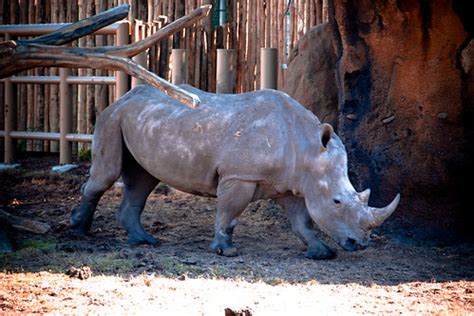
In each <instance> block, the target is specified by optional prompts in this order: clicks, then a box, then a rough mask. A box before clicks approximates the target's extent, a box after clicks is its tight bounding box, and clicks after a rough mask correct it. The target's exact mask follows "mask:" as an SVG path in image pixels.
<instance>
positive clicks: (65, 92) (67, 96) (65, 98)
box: [59, 68, 72, 164]
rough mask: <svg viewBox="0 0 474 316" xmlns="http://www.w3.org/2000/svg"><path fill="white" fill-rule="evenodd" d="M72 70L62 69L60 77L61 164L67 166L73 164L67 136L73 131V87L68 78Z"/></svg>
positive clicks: (70, 145) (70, 146)
mask: <svg viewBox="0 0 474 316" xmlns="http://www.w3.org/2000/svg"><path fill="white" fill-rule="evenodd" d="M70 74H71V69H69V68H60V69H59V75H60V78H61V83H60V84H59V93H60V97H59V133H60V139H59V163H60V164H67V163H71V162H72V144H71V143H70V142H69V141H68V140H67V139H66V135H67V134H68V133H71V130H72V94H71V86H70V84H69V83H68V81H67V79H68V76H69V75H70Z"/></svg>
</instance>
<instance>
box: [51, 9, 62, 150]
mask: <svg viewBox="0 0 474 316" xmlns="http://www.w3.org/2000/svg"><path fill="white" fill-rule="evenodd" d="M60 8H61V6H60V1H59V0H52V1H51V22H52V23H59V22H60V20H59V16H60V13H59V11H60ZM49 72H50V75H51V76H57V75H58V74H59V71H58V69H57V68H51V69H50V71H49ZM58 93H59V90H58V86H57V85H51V87H50V110H49V122H50V131H51V132H59V96H58ZM58 151H59V143H58V142H57V141H51V152H58Z"/></svg>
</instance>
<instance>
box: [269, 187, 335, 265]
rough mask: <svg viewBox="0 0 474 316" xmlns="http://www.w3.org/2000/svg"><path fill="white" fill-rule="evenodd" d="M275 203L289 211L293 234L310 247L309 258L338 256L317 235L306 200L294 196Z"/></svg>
mask: <svg viewBox="0 0 474 316" xmlns="http://www.w3.org/2000/svg"><path fill="white" fill-rule="evenodd" d="M275 202H276V203H278V204H279V205H280V206H281V207H283V208H284V209H285V210H286V211H287V213H288V217H289V219H290V222H291V228H292V230H293V232H294V233H295V234H296V235H297V236H298V237H299V238H300V239H301V240H302V241H303V243H305V244H306V245H307V246H308V249H307V251H306V257H307V258H309V259H318V260H321V259H331V258H334V257H335V256H336V252H335V251H334V250H333V249H331V248H330V247H329V246H327V245H326V244H324V243H323V242H322V241H321V240H320V239H319V238H318V236H317V235H316V231H315V230H314V227H313V221H312V219H311V217H310V216H309V214H308V210H307V209H306V204H305V202H304V199H302V198H297V197H293V196H292V197H284V198H280V199H276V200H275Z"/></svg>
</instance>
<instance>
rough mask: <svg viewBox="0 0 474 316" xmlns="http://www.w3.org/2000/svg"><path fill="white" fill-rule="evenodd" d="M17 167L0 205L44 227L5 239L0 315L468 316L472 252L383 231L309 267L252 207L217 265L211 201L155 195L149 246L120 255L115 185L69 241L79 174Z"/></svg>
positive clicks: (1, 184) (34, 164)
mask: <svg viewBox="0 0 474 316" xmlns="http://www.w3.org/2000/svg"><path fill="white" fill-rule="evenodd" d="M29 157H30V158H27V159H26V158H25V159H20V161H19V162H20V163H21V164H22V165H21V167H20V168H19V169H16V170H10V171H5V170H3V171H0V207H2V209H4V210H6V211H8V212H10V213H12V214H14V215H17V216H23V217H26V218H32V219H35V220H38V221H43V222H46V223H49V224H50V225H51V226H52V229H51V231H50V232H48V233H47V234H44V235H36V234H32V233H27V232H24V231H16V230H13V229H12V230H11V231H9V234H10V237H11V239H12V241H13V242H14V246H15V248H16V251H15V252H14V253H11V254H0V312H1V313H2V314H25V313H46V314H132V313H133V314H137V313H153V314H156V313H159V312H165V313H168V314H170V313H188V314H205V315H224V314H227V315H230V314H232V313H235V314H239V313H240V314H241V315H249V314H252V315H260V314H288V313H292V314H303V315H304V314H310V313H311V314H314V313H323V314H329V313H330V314H333V313H340V312H342V313H351V314H387V313H397V314H399V313H409V314H415V313H416V314H420V313H421V314H432V313H435V314H455V315H456V314H459V315H465V314H474V294H473V293H474V260H473V259H474V245H473V244H472V243H463V244H455V245H442V244H434V243H431V242H429V241H426V240H419V239H417V238H416V236H409V235H407V234H405V235H400V234H399V231H400V229H397V227H396V225H395V224H390V222H389V223H388V224H387V225H384V226H383V227H382V229H380V230H378V231H376V232H375V233H374V234H373V236H372V241H371V244H370V246H369V247H368V248H367V249H365V250H362V251H357V252H345V251H343V250H342V249H340V248H339V249H338V256H337V257H336V258H335V259H333V260H327V261H313V260H309V259H306V258H305V257H304V250H305V248H304V245H303V244H302V243H301V242H300V241H299V239H298V238H297V237H296V236H295V235H294V234H293V233H292V232H291V229H290V225H289V222H288V220H287V218H286V217H285V214H284V212H282V211H281V210H280V209H279V207H277V206H276V205H274V204H273V203H272V202H270V201H258V202H256V203H252V204H251V205H249V207H248V208H247V209H246V211H245V212H244V213H243V215H242V216H241V218H240V224H239V225H238V226H237V227H236V230H235V233H234V241H235V243H236V245H237V246H238V247H239V251H240V255H239V256H237V257H232V258H227V257H220V256H218V255H216V254H214V253H212V252H211V251H210V250H209V249H208V246H209V243H210V242H211V239H212V233H213V221H214V209H215V204H216V203H215V200H214V199H212V198H203V197H196V196H193V195H189V194H185V193H182V192H179V191H176V190H174V189H172V188H169V187H167V186H165V185H159V186H158V187H157V188H156V189H155V190H154V192H153V193H152V194H151V195H150V197H149V199H148V202H147V205H146V208H145V210H144V212H143V214H142V223H143V225H144V227H145V229H146V230H147V231H148V232H150V233H151V234H153V235H154V236H155V237H157V238H158V239H159V240H160V243H159V245H157V246H130V245H128V244H127V243H126V234H125V231H124V230H123V229H122V228H121V227H120V225H119V224H118V222H117V221H116V220H115V210H116V209H117V207H118V205H119V203H120V197H121V186H120V183H117V184H116V185H114V187H113V188H111V189H110V190H109V191H108V192H107V193H106V194H105V195H104V197H103V198H102V200H101V202H100V204H99V207H98V210H97V212H96V215H95V221H94V224H93V227H92V231H91V234H90V235H89V236H86V237H78V236H75V235H74V234H73V233H72V231H71V230H70V229H69V226H68V221H69V216H70V214H71V210H72V208H73V207H75V206H77V204H78V202H79V200H80V194H79V188H80V185H81V184H82V183H83V182H84V181H85V179H86V177H87V171H88V168H89V164H88V163H79V167H78V168H77V169H74V170H73V171H71V172H68V173H65V174H60V173H55V172H52V171H49V170H50V168H51V166H53V165H54V164H56V163H57V157H55V156H37V157H33V158H31V155H30V156H29ZM322 238H323V239H325V240H326V241H327V242H328V243H330V244H331V245H332V246H333V247H334V248H337V246H336V245H335V244H334V243H332V242H331V241H330V240H328V239H327V238H326V237H325V236H324V235H322ZM226 309H227V310H226Z"/></svg>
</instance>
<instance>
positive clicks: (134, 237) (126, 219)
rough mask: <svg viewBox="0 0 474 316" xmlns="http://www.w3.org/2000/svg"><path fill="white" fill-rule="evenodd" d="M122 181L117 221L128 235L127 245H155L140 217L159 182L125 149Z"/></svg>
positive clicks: (155, 241) (154, 240)
mask: <svg viewBox="0 0 474 316" xmlns="http://www.w3.org/2000/svg"><path fill="white" fill-rule="evenodd" d="M122 179H123V183H124V190H123V198H122V203H121V204H120V207H119V209H118V212H117V220H118V221H119V222H120V224H122V227H123V228H124V229H125V230H126V231H127V233H128V243H129V244H135V245H137V244H153V245H154V244H157V243H158V240H156V239H155V238H154V237H153V236H151V235H149V234H148V233H146V232H145V230H144V229H143V226H142V223H141V221H140V216H141V214H142V212H143V208H144V206H145V203H146V199H147V198H148V195H150V193H151V191H152V190H153V189H154V188H155V187H156V185H157V184H158V182H159V180H158V179H156V178H155V177H153V176H152V175H151V174H149V173H148V172H147V171H146V170H145V169H143V168H142V167H141V166H140V165H139V164H138V162H137V161H136V160H135V159H134V158H133V157H132V155H131V154H130V153H129V151H128V150H127V149H125V150H124V157H123V173H122Z"/></svg>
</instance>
